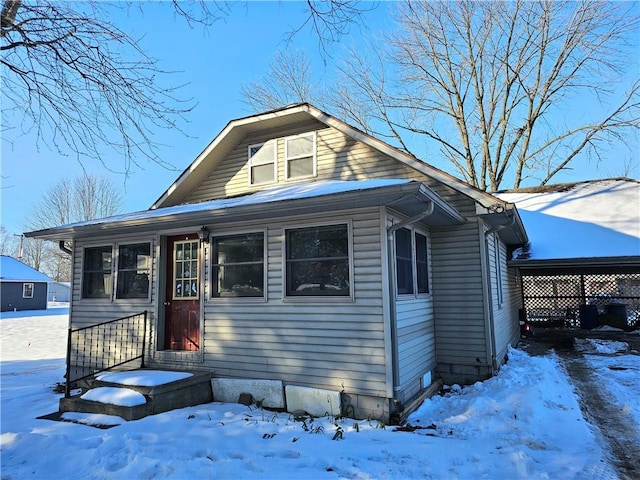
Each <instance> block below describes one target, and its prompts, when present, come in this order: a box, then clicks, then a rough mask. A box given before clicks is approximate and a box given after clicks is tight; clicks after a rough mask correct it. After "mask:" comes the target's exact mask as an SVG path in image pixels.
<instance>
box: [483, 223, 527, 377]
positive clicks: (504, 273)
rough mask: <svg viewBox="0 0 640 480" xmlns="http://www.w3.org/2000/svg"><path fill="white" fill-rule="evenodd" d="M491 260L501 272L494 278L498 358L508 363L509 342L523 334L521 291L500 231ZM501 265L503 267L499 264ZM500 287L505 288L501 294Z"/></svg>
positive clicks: (492, 242) (494, 269)
mask: <svg viewBox="0 0 640 480" xmlns="http://www.w3.org/2000/svg"><path fill="white" fill-rule="evenodd" d="M489 245H490V247H491V248H490V249H489V262H490V266H491V272H493V273H499V274H500V278H497V277H496V276H495V275H494V276H493V277H492V279H491V302H492V304H493V321H494V335H495V346H496V352H495V356H496V361H497V362H498V366H499V365H501V364H502V363H504V361H505V356H506V355H507V352H508V349H509V346H515V344H516V343H517V341H518V339H519V337H520V325H519V322H518V308H519V306H520V292H519V290H518V288H517V285H516V280H515V274H516V272H515V269H507V267H506V264H507V248H506V246H505V245H504V244H503V243H502V242H501V241H500V238H499V237H498V235H496V234H493V235H492V236H491V238H490V242H489ZM498 265H499V267H498ZM499 289H502V292H501V295H500V292H499Z"/></svg>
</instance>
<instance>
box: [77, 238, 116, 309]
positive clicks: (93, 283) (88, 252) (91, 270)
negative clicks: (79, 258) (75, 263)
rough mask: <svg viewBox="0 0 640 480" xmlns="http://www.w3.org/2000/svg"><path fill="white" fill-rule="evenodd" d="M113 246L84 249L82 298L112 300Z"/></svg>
mask: <svg viewBox="0 0 640 480" xmlns="http://www.w3.org/2000/svg"><path fill="white" fill-rule="evenodd" d="M112 256H113V249H112V247H111V245H104V246H100V247H88V248H85V249H84V262H83V264H82V298H111V287H112V283H113V282H112V276H111V259H112Z"/></svg>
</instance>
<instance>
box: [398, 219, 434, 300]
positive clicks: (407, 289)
mask: <svg viewBox="0 0 640 480" xmlns="http://www.w3.org/2000/svg"><path fill="white" fill-rule="evenodd" d="M395 247H396V289H397V292H398V295H414V294H416V293H417V294H421V293H429V265H428V255H427V251H428V246H427V237H426V236H425V235H422V234H421V233H418V232H415V231H412V230H410V229H408V228H400V229H398V230H397V231H396V232H395Z"/></svg>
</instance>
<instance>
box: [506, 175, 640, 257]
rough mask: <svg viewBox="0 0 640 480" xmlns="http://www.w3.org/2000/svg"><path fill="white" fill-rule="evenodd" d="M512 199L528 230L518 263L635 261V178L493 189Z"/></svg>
mask: <svg viewBox="0 0 640 480" xmlns="http://www.w3.org/2000/svg"><path fill="white" fill-rule="evenodd" d="M496 196H498V197H500V198H501V199H503V200H506V201H508V202H513V203H515V204H516V207H517V208H518V210H519V211H520V214H521V217H522V220H523V222H524V225H525V228H526V229H527V232H528V234H529V239H530V246H529V248H528V249H527V250H525V251H523V252H518V253H519V257H515V259H516V260H521V262H520V261H519V262H518V263H522V264H523V265H526V264H532V263H533V262H536V261H551V260H560V261H566V260H570V259H591V261H592V262H593V261H594V260H595V259H601V260H606V261H608V262H612V261H615V262H616V263H620V262H621V261H622V259H623V258H626V259H627V260H628V261H634V262H636V263H637V262H638V260H639V259H640V182H638V181H637V180H632V179H628V178H611V179H603V180H593V181H586V182H577V183H564V184H559V185H550V186H543V187H534V188H526V189H520V190H511V191H505V192H500V193H497V194H496Z"/></svg>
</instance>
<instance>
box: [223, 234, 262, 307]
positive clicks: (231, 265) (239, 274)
mask: <svg viewBox="0 0 640 480" xmlns="http://www.w3.org/2000/svg"><path fill="white" fill-rule="evenodd" d="M264 259H265V254H264V233H262V232H259V233H246V234H242V235H228V236H224V237H215V238H214V239H213V269H212V270H213V286H212V289H211V291H212V296H213V297H264V272H265V268H264Z"/></svg>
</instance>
